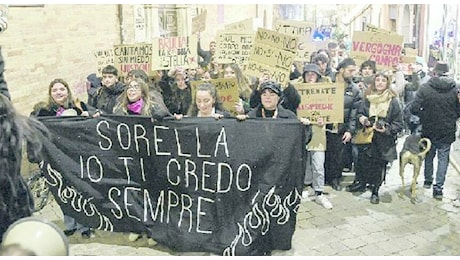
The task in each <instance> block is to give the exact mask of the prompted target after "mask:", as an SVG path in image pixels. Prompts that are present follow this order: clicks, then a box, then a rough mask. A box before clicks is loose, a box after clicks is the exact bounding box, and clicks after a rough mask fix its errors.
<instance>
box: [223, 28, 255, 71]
mask: <svg viewBox="0 0 460 260" xmlns="http://www.w3.org/2000/svg"><path fill="white" fill-rule="evenodd" d="M253 41H254V32H250V31H249V32H242V31H219V32H217V39H216V53H215V54H214V56H215V57H216V61H217V62H218V63H221V64H227V63H236V64H238V65H239V66H240V67H241V68H242V67H244V66H243V65H245V64H247V63H248V60H249V54H250V51H251V47H252V44H253Z"/></svg>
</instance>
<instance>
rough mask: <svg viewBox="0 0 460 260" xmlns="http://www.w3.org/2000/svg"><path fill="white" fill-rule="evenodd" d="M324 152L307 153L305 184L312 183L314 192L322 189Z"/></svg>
mask: <svg viewBox="0 0 460 260" xmlns="http://www.w3.org/2000/svg"><path fill="white" fill-rule="evenodd" d="M325 157H326V153H325V152H324V151H307V167H306V169H305V180H304V183H305V184H307V185H308V184H310V183H312V184H313V185H312V186H313V189H314V190H315V191H321V192H322V191H323V189H324V160H325Z"/></svg>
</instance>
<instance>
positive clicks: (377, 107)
mask: <svg viewBox="0 0 460 260" xmlns="http://www.w3.org/2000/svg"><path fill="white" fill-rule="evenodd" d="M390 85H391V78H390V76H388V75H386V74H385V73H382V72H377V73H376V75H375V80H374V82H373V83H372V84H371V85H370V86H369V88H368V89H367V90H366V91H365V93H364V100H363V102H362V104H361V106H360V108H359V110H358V114H357V118H358V120H359V123H360V124H359V128H360V129H361V128H363V127H365V126H372V128H373V130H374V135H373V138H372V142H371V143H370V144H361V145H359V153H358V163H357V165H356V178H357V180H358V182H357V184H356V187H357V189H358V190H360V191H364V190H365V189H366V185H367V184H369V185H370V187H371V192H372V195H371V198H370V202H371V203H372V204H378V203H379V195H378V192H379V189H380V186H381V185H382V183H383V181H384V180H385V175H386V165H387V163H391V162H392V161H394V160H396V159H397V158H398V154H397V151H396V140H397V135H398V133H399V132H401V131H402V129H403V118H402V110H401V105H400V102H399V98H398V94H397V93H396V92H395V91H394V90H393V89H391V87H390Z"/></svg>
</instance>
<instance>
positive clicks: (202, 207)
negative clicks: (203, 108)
mask: <svg viewBox="0 0 460 260" xmlns="http://www.w3.org/2000/svg"><path fill="white" fill-rule="evenodd" d="M41 121H42V122H43V123H44V125H45V126H46V127H47V128H48V129H49V130H50V133H51V136H52V138H46V140H43V142H44V143H43V156H44V161H43V163H42V164H41V165H40V166H41V170H42V173H43V175H44V177H45V178H46V180H47V184H48V185H49V188H50V190H51V192H52V194H53V195H54V198H55V201H56V203H57V204H58V205H59V206H60V208H61V209H62V211H63V212H64V214H65V215H67V216H71V217H73V218H75V219H76V221H77V222H78V223H80V224H82V225H84V226H87V227H91V228H95V229H99V230H104V231H109V232H135V233H145V234H147V236H148V237H151V238H153V239H154V240H155V241H157V242H158V243H160V244H161V245H164V246H166V247H168V248H170V249H171V250H174V251H176V252H211V253H213V254H219V255H229V256H230V255H263V254H266V253H270V252H271V251H272V250H289V249H291V241H292V236H293V234H294V231H295V227H296V218H297V211H298V208H299V206H300V202H301V199H302V196H301V194H302V190H303V180H304V173H305V161H304V158H305V152H306V151H305V137H306V136H305V126H303V125H302V124H301V123H299V121H298V120H297V119H283V120H246V121H245V122H237V121H236V120H235V119H225V118H224V119H220V120H215V119H214V118H198V117H192V118H190V117H186V118H183V119H182V120H163V121H162V122H152V120H151V118H150V117H144V116H115V115H106V116H101V117H98V118H82V117H75V118H64V119H63V118H59V117H52V118H43V119H42V120H41ZM280 121H282V122H280ZM286 137H289V138H286ZM250 220H253V221H250ZM254 220H257V221H254ZM243 232H244V234H243ZM273 241H276V243H274V242H273Z"/></svg>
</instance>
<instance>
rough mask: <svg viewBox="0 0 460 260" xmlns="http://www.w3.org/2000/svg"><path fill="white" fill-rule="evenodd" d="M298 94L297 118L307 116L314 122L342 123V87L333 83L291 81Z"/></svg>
mask: <svg viewBox="0 0 460 260" xmlns="http://www.w3.org/2000/svg"><path fill="white" fill-rule="evenodd" d="M293 85H294V87H295V88H296V89H297V92H298V93H299V95H300V100H301V101H300V105H299V107H298V108H297V117H298V118H302V117H305V118H308V119H310V121H311V122H312V123H313V124H315V123H316V122H317V121H318V118H323V122H324V123H343V106H344V98H343V95H344V87H343V85H342V84H335V83H293Z"/></svg>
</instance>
